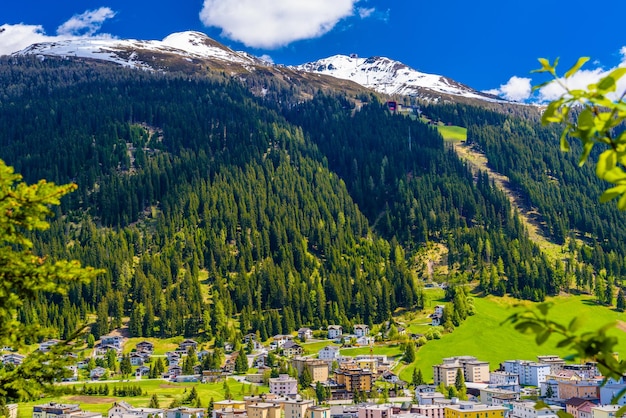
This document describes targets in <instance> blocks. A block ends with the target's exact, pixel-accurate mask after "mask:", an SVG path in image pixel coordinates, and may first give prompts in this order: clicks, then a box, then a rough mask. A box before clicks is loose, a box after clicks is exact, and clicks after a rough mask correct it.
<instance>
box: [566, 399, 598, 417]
mask: <svg viewBox="0 0 626 418" xmlns="http://www.w3.org/2000/svg"><path fill="white" fill-rule="evenodd" d="M594 406H596V404H595V403H593V402H591V401H590V400H588V399H582V398H577V397H574V398H570V399H568V400H566V401H565V412H567V413H568V414H572V416H573V417H574V418H580V415H581V411H582V412H583V414H584V412H587V411H589V410H590V409H591V408H592V407H594Z"/></svg>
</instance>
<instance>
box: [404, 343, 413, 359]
mask: <svg viewBox="0 0 626 418" xmlns="http://www.w3.org/2000/svg"><path fill="white" fill-rule="evenodd" d="M403 360H404V361H405V362H406V363H407V364H411V363H413V362H414V361H415V344H413V342H412V341H408V342H407V343H406V348H405V349H404V356H403Z"/></svg>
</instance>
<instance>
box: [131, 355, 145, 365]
mask: <svg viewBox="0 0 626 418" xmlns="http://www.w3.org/2000/svg"><path fill="white" fill-rule="evenodd" d="M144 361H145V360H144V357H143V356H142V355H141V354H137V353H130V364H132V365H133V366H143V363H144Z"/></svg>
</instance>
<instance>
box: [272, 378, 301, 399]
mask: <svg viewBox="0 0 626 418" xmlns="http://www.w3.org/2000/svg"><path fill="white" fill-rule="evenodd" d="M270 393H273V394H275V395H279V396H290V397H293V396H296V395H297V394H298V380H297V379H296V378H293V377H291V376H289V375H288V374H281V375H279V376H278V377H272V378H270Z"/></svg>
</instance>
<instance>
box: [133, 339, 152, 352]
mask: <svg viewBox="0 0 626 418" xmlns="http://www.w3.org/2000/svg"><path fill="white" fill-rule="evenodd" d="M136 351H137V352H138V353H149V354H152V352H153V351H154V344H152V343H151V342H150V341H142V342H140V343H137V348H136Z"/></svg>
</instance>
